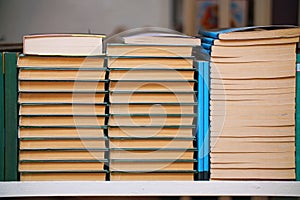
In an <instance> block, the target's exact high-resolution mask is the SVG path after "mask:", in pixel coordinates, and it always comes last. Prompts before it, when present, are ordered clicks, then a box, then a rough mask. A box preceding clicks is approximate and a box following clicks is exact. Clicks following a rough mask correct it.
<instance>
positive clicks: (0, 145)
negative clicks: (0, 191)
mask: <svg viewBox="0 0 300 200" xmlns="http://www.w3.org/2000/svg"><path fill="white" fill-rule="evenodd" d="M2 56H3V54H2V53H0V70H1V71H0V181H4V177H5V175H4V173H5V171H4V163H5V155H4V150H5V148H4V144H5V141H4V140H5V130H4V95H5V93H4V66H3V64H4V63H3V61H4V60H3V57H2Z"/></svg>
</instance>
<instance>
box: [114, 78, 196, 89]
mask: <svg viewBox="0 0 300 200" xmlns="http://www.w3.org/2000/svg"><path fill="white" fill-rule="evenodd" d="M194 85H195V81H194V80H191V81H189V80H178V81H153V80H148V81H147V80H145V81H137V80H132V81H131V80H118V81H114V80H112V81H110V83H109V88H110V90H111V91H126V90H127V91H128V90H132V91H165V92H168V91H173V92H180V91H194Z"/></svg>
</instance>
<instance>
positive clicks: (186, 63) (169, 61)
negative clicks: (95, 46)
mask: <svg viewBox="0 0 300 200" xmlns="http://www.w3.org/2000/svg"><path fill="white" fill-rule="evenodd" d="M121 48H122V46H121ZM193 59H194V57H182V58H181V57H178V58H176V57H175V58H174V57H170V58H168V57H160V58H157V57H147V56H143V57H134V56H118V57H113V56H110V55H109V57H108V63H107V67H108V68H110V69H115V68H139V69H140V68H142V69H148V68H153V69H156V68H161V69H164V68H167V69H177V68H179V69H191V68H193Z"/></svg>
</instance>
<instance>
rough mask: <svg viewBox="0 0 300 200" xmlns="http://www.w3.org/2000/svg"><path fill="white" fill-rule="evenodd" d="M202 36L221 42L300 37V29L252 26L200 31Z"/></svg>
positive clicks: (282, 26)
mask: <svg viewBox="0 0 300 200" xmlns="http://www.w3.org/2000/svg"><path fill="white" fill-rule="evenodd" d="M198 33H199V34H200V35H202V36H205V37H210V38H215V39H221V40H247V39H264V38H280V37H298V36H299V35H300V28H299V27H297V26H289V25H271V26H252V27H238V28H229V29H228V28H227V29H218V30H202V29H201V30H199V32H198Z"/></svg>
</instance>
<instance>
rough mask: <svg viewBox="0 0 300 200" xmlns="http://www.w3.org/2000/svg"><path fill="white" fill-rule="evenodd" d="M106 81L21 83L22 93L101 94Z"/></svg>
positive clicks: (26, 81)
mask: <svg viewBox="0 0 300 200" xmlns="http://www.w3.org/2000/svg"><path fill="white" fill-rule="evenodd" d="M105 83H106V81H97V82H96V81H49V80H45V81H31V80H30V81H29V80H23V81H19V91H20V92H41V91H48V92H88V91H90V92H93V91H94V92H100V91H102V92H103V91H105Z"/></svg>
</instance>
